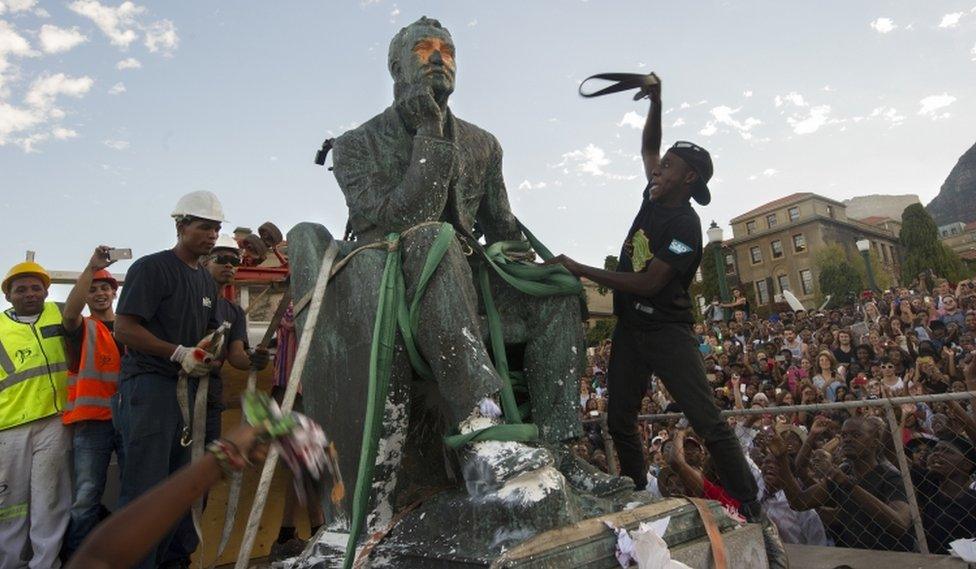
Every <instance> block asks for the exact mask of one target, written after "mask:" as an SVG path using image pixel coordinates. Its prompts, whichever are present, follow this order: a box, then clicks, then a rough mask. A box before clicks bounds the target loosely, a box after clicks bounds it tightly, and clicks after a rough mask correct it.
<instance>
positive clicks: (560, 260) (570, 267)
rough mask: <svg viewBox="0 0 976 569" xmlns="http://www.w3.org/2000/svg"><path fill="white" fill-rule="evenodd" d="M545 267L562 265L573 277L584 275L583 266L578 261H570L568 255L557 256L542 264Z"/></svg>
mask: <svg viewBox="0 0 976 569" xmlns="http://www.w3.org/2000/svg"><path fill="white" fill-rule="evenodd" d="M542 264H543V265H562V266H563V267H565V268H566V270H567V271H569V272H570V273H572V274H573V276H575V277H578V276H581V275H582V274H583V273H582V271H581V270H580V269H581V267H582V266H583V265H581V264H579V263H577V262H576V261H574V260H572V259H570V258H569V257H567V256H566V255H557V256H555V257H553V258H552V259H549V260H548V261H546V262H544V263H542Z"/></svg>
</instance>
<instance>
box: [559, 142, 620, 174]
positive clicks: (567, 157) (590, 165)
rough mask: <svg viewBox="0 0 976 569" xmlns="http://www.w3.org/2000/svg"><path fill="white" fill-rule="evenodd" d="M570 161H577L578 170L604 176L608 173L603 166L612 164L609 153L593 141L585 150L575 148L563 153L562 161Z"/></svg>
mask: <svg viewBox="0 0 976 569" xmlns="http://www.w3.org/2000/svg"><path fill="white" fill-rule="evenodd" d="M568 162H573V163H575V165H576V171H577V172H582V173H585V174H592V175H594V176H603V175H604V174H606V172H604V171H603V167H604V166H607V165H609V164H610V159H609V158H607V154H606V152H604V151H603V149H602V148H600V147H599V146H596V145H595V144H593V143H592V142H591V143H590V144H587V145H586V148H584V149H583V150H573V151H572V152H567V153H566V154H563V162H562V163H563V164H566V163H568Z"/></svg>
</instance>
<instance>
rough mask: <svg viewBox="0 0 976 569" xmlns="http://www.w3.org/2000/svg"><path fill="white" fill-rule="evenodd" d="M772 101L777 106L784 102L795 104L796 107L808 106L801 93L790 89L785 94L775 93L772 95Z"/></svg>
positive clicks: (784, 103)
mask: <svg viewBox="0 0 976 569" xmlns="http://www.w3.org/2000/svg"><path fill="white" fill-rule="evenodd" d="M773 103H774V104H775V105H776V106H777V107H782V106H783V105H786V104H791V105H795V106H797V107H806V106H808V103H807V102H806V99H804V98H803V95H801V94H799V93H797V92H796V91H790V92H789V93H787V94H785V95H776V96H775V97H773Z"/></svg>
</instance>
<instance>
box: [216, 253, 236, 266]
mask: <svg viewBox="0 0 976 569" xmlns="http://www.w3.org/2000/svg"><path fill="white" fill-rule="evenodd" d="M211 258H212V259H213V260H214V263H217V264H218V265H230V266H232V267H237V266H239V265H240V264H241V259H240V257H238V256H237V255H214V256H213V257H211Z"/></svg>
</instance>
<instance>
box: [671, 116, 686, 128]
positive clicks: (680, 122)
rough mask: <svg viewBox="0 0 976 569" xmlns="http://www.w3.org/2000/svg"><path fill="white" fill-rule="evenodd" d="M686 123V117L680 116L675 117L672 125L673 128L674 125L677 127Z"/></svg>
mask: <svg viewBox="0 0 976 569" xmlns="http://www.w3.org/2000/svg"><path fill="white" fill-rule="evenodd" d="M684 124H685V119H683V118H681V117H678V118H676V119H674V122H673V123H671V127H672V128H673V127H676V126H684Z"/></svg>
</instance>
